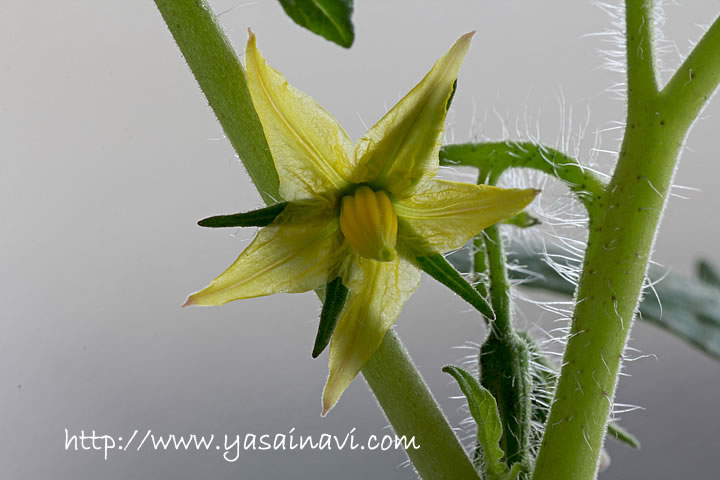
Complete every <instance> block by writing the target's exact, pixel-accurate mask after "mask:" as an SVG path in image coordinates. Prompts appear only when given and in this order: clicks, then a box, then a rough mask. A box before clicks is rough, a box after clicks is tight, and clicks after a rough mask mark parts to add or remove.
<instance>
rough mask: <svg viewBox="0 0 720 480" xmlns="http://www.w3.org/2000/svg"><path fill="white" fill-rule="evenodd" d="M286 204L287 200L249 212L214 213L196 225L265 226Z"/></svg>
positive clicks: (221, 226)
mask: <svg viewBox="0 0 720 480" xmlns="http://www.w3.org/2000/svg"><path fill="white" fill-rule="evenodd" d="M287 205H288V202H281V203H276V204H275V205H270V206H269V207H265V208H261V209H259V210H253V211H251V212H243V213H233V214H230V215H216V216H214V217H208V218H203V219H202V220H200V221H199V222H198V225H200V226H201V227H210V228H224V227H266V226H268V225H270V224H271V223H272V222H273V220H275V218H277V216H278V215H280V214H281V213H282V212H283V210H285V207H287Z"/></svg>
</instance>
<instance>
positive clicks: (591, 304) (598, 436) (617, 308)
mask: <svg viewBox="0 0 720 480" xmlns="http://www.w3.org/2000/svg"><path fill="white" fill-rule="evenodd" d="M640 3H642V4H643V5H639V4H640ZM627 7H628V12H629V13H631V12H634V11H635V12H637V11H641V12H644V13H643V14H642V15H632V14H629V15H628V17H627V22H628V24H627V31H628V32H637V31H639V30H640V29H641V28H642V26H641V24H647V25H650V24H651V22H652V21H653V19H652V18H651V17H650V16H649V15H650V12H651V2H649V1H642V2H641V1H640V0H628V1H627ZM713 27H715V26H713ZM716 32H717V29H716V28H714V30H713V31H712V32H708V35H709V36H708V37H706V38H705V39H703V41H701V44H702V45H703V47H702V52H705V53H703V55H707V54H708V53H707V52H708V48H710V46H712V48H713V49H714V51H715V52H718V51H720V36H718V35H717V33H716ZM632 45H633V43H632V42H628V48H631V49H632V48H633V47H632ZM698 46H700V44H699V45H698ZM702 52H701V53H702ZM628 60H629V61H630V62H633V61H637V56H636V55H633V52H628ZM717 62H718V61H717V59H716V60H715V61H714V62H710V64H709V66H708V67H707V69H706V68H705V66H704V65H702V64H695V66H694V67H693V68H694V69H695V70H694V71H696V77H701V76H705V75H708V76H711V77H713V80H712V81H709V80H707V81H706V82H705V84H704V85H709V84H714V85H717V83H718V81H720V70H718V68H717ZM633 69H634V66H633V65H630V66H629V68H628V71H632V70H633ZM639 70H640V71H642V69H639ZM653 88H654V85H653V81H652V79H650V78H648V77H646V76H637V77H635V79H634V86H633V90H632V91H630V92H629V98H628V117H627V127H626V131H625V138H624V140H623V144H622V148H621V151H620V155H619V159H618V164H617V167H616V169H615V172H614V174H613V177H612V180H611V182H610V184H609V185H608V187H607V189H606V191H605V193H604V194H603V195H602V198H600V199H599V200H598V202H597V208H598V212H599V213H600V215H597V216H596V217H595V218H591V223H590V231H589V235H588V245H587V250H586V253H585V260H584V264H583V272H582V275H581V277H580V283H579V285H578V290H577V294H576V306H575V311H574V313H573V321H572V326H571V331H570V335H569V337H568V344H567V348H566V349H565V354H564V358H563V367H562V370H561V376H560V379H559V381H558V385H557V389H556V392H555V397H554V401H553V404H552V408H551V411H550V415H549V418H548V421H547V425H546V430H545V435H544V437H543V441H542V445H541V448H540V452H539V454H538V458H537V462H536V467H535V472H534V475H533V479H534V480H556V479H559V478H563V479H564V478H568V479H570V478H571V479H573V480H592V479H594V478H595V474H596V470H597V462H598V458H599V455H600V450H601V447H602V442H603V437H604V435H605V430H606V424H607V420H608V416H609V414H610V412H611V409H612V399H613V398H614V394H615V386H616V382H617V374H618V371H619V369H620V364H621V360H622V354H623V351H624V348H625V342H626V340H627V337H628V334H629V332H630V328H631V325H632V321H633V315H634V312H635V309H636V307H637V304H638V298H639V296H640V292H641V289H642V284H643V280H644V278H645V272H646V270H647V266H648V261H649V258H650V253H651V251H652V245H653V240H654V238H655V233H656V231H657V227H658V223H659V220H660V217H661V214H662V211H663V208H664V206H665V202H666V198H667V196H668V193H669V189H670V184H671V181H672V176H673V172H674V170H675V165H676V162H677V158H678V154H679V150H680V147H681V145H682V143H683V141H684V139H685V136H686V134H687V131H688V128H689V125H690V124H691V123H692V121H691V120H688V118H687V117H686V115H687V110H686V109H684V108H682V107H681V106H680V105H679V104H678V100H677V98H675V97H669V96H668V95H670V94H669V93H668V92H663V94H662V95H661V94H657V93H656V94H651V93H649V92H652V91H653ZM708 88H709V87H703V89H704V90H705V91H707V89H708ZM713 88H714V87H713ZM669 91H670V92H673V93H672V95H679V96H680V97H683V96H685V95H690V93H691V92H690V91H689V90H687V89H678V88H670V90H669ZM692 91H693V92H695V94H697V93H698V88H696V87H693V88H692ZM674 92H686V93H677V94H676V93H674ZM637 95H641V97H640V98H641V100H638V98H637ZM703 98H705V99H707V98H709V95H707V96H705V97H703ZM691 111H694V112H696V113H697V112H698V111H699V107H697V108H695V107H694V108H693V109H691Z"/></svg>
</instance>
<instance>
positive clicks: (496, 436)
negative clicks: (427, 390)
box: [442, 366, 509, 479]
mask: <svg viewBox="0 0 720 480" xmlns="http://www.w3.org/2000/svg"><path fill="white" fill-rule="evenodd" d="M442 371H443V372H445V373H448V374H450V375H452V377H453V378H454V379H455V381H457V383H458V386H459V387H460V390H462V392H463V394H464V395H465V397H466V398H467V401H468V406H469V407H470V414H471V415H472V417H473V418H474V419H475V422H476V423H477V427H478V436H477V438H478V443H480V446H481V447H482V451H483V469H484V472H485V475H486V476H487V477H489V478H493V479H494V478H506V477H507V476H508V474H509V470H508V467H507V465H505V463H504V462H503V460H502V458H503V457H504V456H505V452H503V450H502V448H500V438H501V437H502V429H503V426H502V423H501V422H500V413H499V412H498V407H497V403H495V398H493V396H492V394H491V393H490V392H489V391H488V390H486V389H485V388H483V386H482V385H480V382H478V381H477V380H476V379H475V377H473V376H472V375H470V374H469V373H468V372H466V371H465V370H463V369H462V368H458V367H455V366H446V367H443V369H442Z"/></svg>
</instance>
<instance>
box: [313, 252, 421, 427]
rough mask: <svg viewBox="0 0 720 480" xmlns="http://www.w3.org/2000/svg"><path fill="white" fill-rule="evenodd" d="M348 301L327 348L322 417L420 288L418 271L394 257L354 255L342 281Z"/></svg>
mask: <svg viewBox="0 0 720 480" xmlns="http://www.w3.org/2000/svg"><path fill="white" fill-rule="evenodd" d="M343 281H344V283H345V284H346V286H347V287H348V288H349V289H350V298H348V301H347V303H346V304H345V309H344V310H343V311H342V313H341V314H340V318H339V319H338V324H337V326H336V327H335V332H334V333H333V337H332V342H331V343H330V376H329V378H328V381H327V384H326V385H325V391H324V392H323V415H325V414H326V413H327V412H328V411H329V410H330V409H331V408H332V407H333V406H335V404H336V403H337V401H338V400H339V399H340V395H342V393H343V392H344V391H345V389H346V388H347V387H348V386H349V385H350V384H351V383H352V381H353V379H354V378H355V376H357V374H358V372H359V371H360V369H361V368H362V367H363V366H364V365H365V363H366V362H367V361H368V359H369V358H370V356H372V354H373V353H375V350H377V348H378V346H380V342H382V339H383V336H384V335H385V332H387V330H388V328H390V326H391V325H392V324H393V322H394V321H395V319H396V318H397V316H398V315H399V314H400V310H401V309H402V306H403V304H404V303H405V302H406V301H407V299H408V298H409V297H410V295H412V293H413V292H414V291H415V290H416V289H417V287H418V285H419V284H420V271H419V270H418V269H417V268H416V267H414V266H413V265H412V264H410V263H409V262H407V261H406V260H403V259H401V258H400V257H397V258H396V259H395V260H394V261H392V262H378V261H375V260H370V259H368V258H364V257H361V256H359V255H356V256H355V258H354V259H353V263H352V264H351V265H350V267H349V268H348V271H347V273H346V274H345V276H344V279H343Z"/></svg>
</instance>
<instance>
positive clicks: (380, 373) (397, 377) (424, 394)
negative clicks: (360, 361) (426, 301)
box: [363, 329, 480, 480]
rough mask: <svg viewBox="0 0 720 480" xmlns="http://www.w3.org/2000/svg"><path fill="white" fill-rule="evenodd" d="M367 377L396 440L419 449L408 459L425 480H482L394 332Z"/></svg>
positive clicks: (366, 369)
mask: <svg viewBox="0 0 720 480" xmlns="http://www.w3.org/2000/svg"><path fill="white" fill-rule="evenodd" d="M363 375H364V376H365V379H366V380H367V382H368V384H369V385H370V388H372V390H373V393H374V394H375V397H376V398H377V400H378V402H379V403H380V406H381V407H382V409H383V411H384V412H385V415H387V418H388V420H389V421H390V424H391V425H392V427H393V429H394V430H395V433H396V434H397V435H405V436H406V437H407V439H408V440H409V439H410V438H411V437H413V436H414V437H415V445H417V446H419V447H420V449H417V450H416V449H413V448H410V449H408V450H407V454H408V456H409V457H410V460H411V461H412V463H413V466H414V467H415V469H416V470H417V472H418V473H419V474H420V476H421V477H422V478H423V479H425V480H435V479H438V480H440V479H442V480H465V479H468V480H473V479H475V480H479V478H480V476H479V474H478V472H477V471H476V470H475V467H473V465H472V463H471V462H470V460H469V459H468V457H467V455H466V454H465V451H464V450H463V447H462V445H460V442H458V439H457V437H455V434H454V433H453V432H452V430H451V429H450V426H449V425H448V422H447V420H446V418H445V416H444V415H443V413H442V412H441V411H440V409H439V408H438V406H437V403H436V402H435V400H434V399H433V396H432V394H431V393H430V391H429V390H428V388H427V385H425V382H424V381H423V379H422V377H421V376H420V374H419V373H418V371H417V369H415V367H414V365H413V363H412V360H411V359H410V357H409V355H408V353H407V352H406V351H405V348H404V347H403V345H402V343H400V340H399V339H398V338H397V336H396V335H395V332H394V331H393V330H392V329H390V330H388V332H387V333H386V334H385V338H384V339H383V342H382V344H381V345H380V348H378V350H377V351H376V352H375V354H373V356H372V357H371V358H370V360H369V361H368V363H367V364H366V365H365V367H364V368H363Z"/></svg>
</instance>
